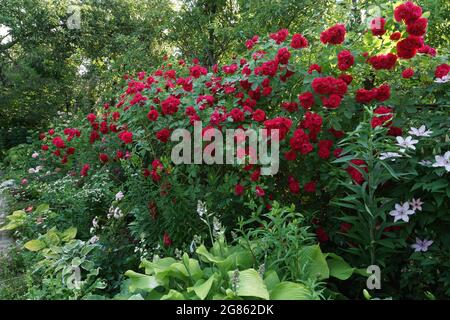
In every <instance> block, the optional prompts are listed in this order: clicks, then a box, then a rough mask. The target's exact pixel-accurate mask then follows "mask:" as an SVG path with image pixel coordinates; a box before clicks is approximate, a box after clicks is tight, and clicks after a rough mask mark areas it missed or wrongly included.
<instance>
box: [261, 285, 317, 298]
mask: <svg viewBox="0 0 450 320" xmlns="http://www.w3.org/2000/svg"><path fill="white" fill-rule="evenodd" d="M270 299H271V300H313V299H312V298H311V292H310V291H309V290H308V288H306V287H305V286H304V285H302V284H300V283H294V282H287V281H286V282H280V283H279V284H277V285H276V286H275V287H274V288H273V289H272V290H271V291H270Z"/></svg>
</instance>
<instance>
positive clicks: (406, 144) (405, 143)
mask: <svg viewBox="0 0 450 320" xmlns="http://www.w3.org/2000/svg"><path fill="white" fill-rule="evenodd" d="M396 139H397V145H398V146H400V147H402V148H404V149H401V150H400V152H404V151H405V149H412V150H416V147H415V146H414V145H415V144H416V143H418V142H419V140H413V138H412V137H411V136H407V137H406V138H403V137H396Z"/></svg>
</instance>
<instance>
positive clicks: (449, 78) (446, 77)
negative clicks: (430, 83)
mask: <svg viewBox="0 0 450 320" xmlns="http://www.w3.org/2000/svg"><path fill="white" fill-rule="evenodd" d="M449 80H450V77H449V76H448V75H446V76H443V77H442V78H436V80H434V82H437V83H446V82H448V81H449Z"/></svg>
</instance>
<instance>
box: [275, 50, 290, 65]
mask: <svg viewBox="0 0 450 320" xmlns="http://www.w3.org/2000/svg"><path fill="white" fill-rule="evenodd" d="M290 57H291V53H290V52H289V50H288V48H280V49H279V50H278V52H277V59H278V61H279V62H280V63H281V64H288V62H289V58H290Z"/></svg>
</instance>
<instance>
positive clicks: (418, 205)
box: [409, 198, 423, 211]
mask: <svg viewBox="0 0 450 320" xmlns="http://www.w3.org/2000/svg"><path fill="white" fill-rule="evenodd" d="M409 204H410V205H411V209H412V210H414V211H416V210H418V211H422V205H423V202H422V201H421V200H420V198H418V199H414V198H412V200H411V201H410V202H409Z"/></svg>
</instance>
